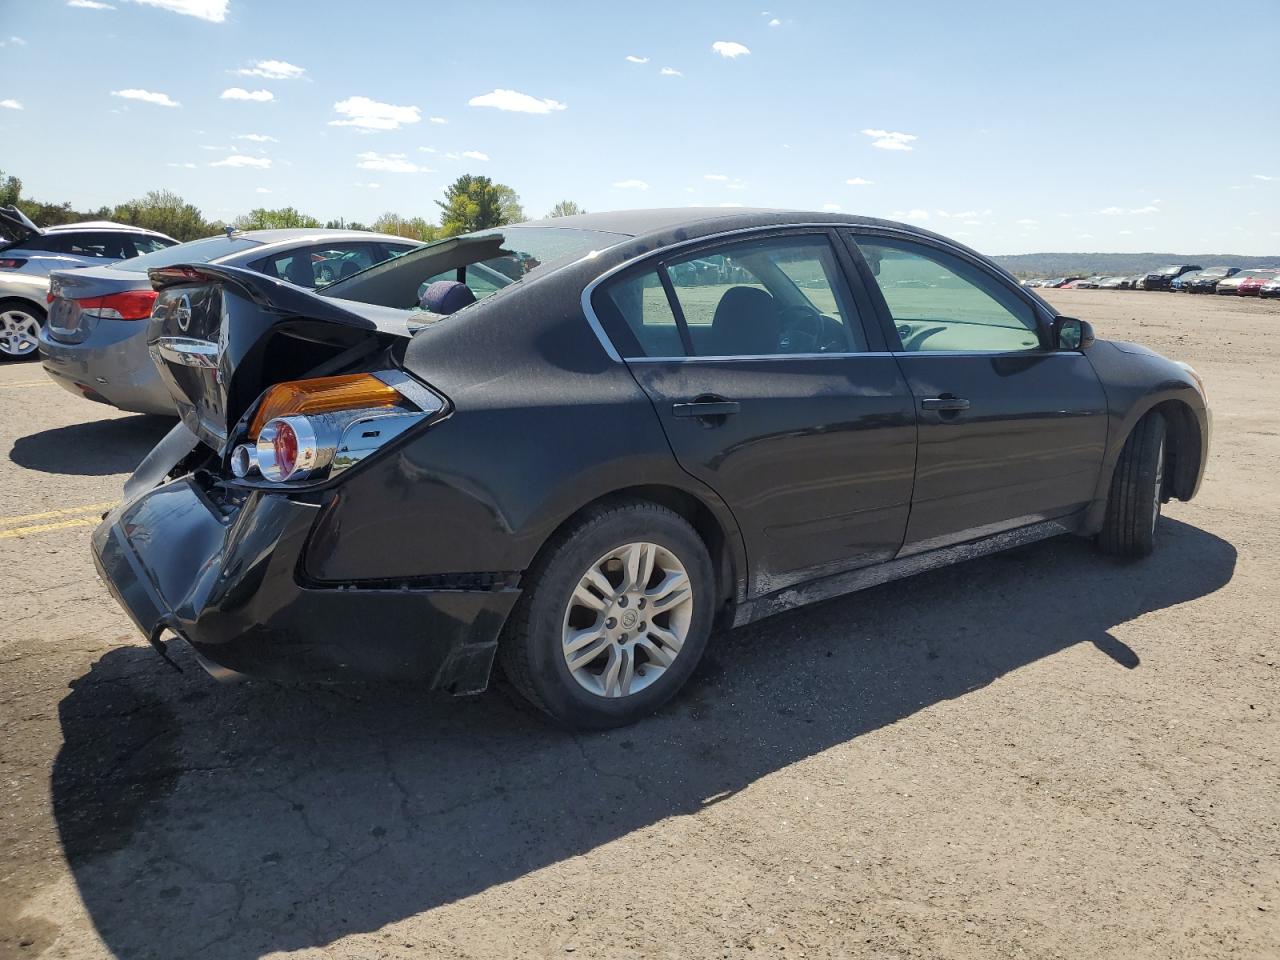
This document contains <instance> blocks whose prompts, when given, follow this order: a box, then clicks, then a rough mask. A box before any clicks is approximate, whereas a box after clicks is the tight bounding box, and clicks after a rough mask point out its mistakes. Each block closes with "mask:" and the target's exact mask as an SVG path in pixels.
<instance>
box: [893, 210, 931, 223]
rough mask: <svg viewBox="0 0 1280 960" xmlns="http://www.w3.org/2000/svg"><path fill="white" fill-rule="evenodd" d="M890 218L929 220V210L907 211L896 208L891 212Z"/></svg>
mask: <svg viewBox="0 0 1280 960" xmlns="http://www.w3.org/2000/svg"><path fill="white" fill-rule="evenodd" d="M889 219H890V220H928V219H929V211H928V210H918V209H917V210H908V211H906V212H905V213H904V212H903V211H901V210H895V211H893V213H891V214H889Z"/></svg>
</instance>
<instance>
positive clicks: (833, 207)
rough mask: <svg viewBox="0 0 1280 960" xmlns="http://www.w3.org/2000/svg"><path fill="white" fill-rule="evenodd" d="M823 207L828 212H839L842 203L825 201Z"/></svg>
mask: <svg viewBox="0 0 1280 960" xmlns="http://www.w3.org/2000/svg"><path fill="white" fill-rule="evenodd" d="M822 209H823V210H826V211H827V212H828V213H837V212H839V210H840V204H838V203H824V204H823V205H822Z"/></svg>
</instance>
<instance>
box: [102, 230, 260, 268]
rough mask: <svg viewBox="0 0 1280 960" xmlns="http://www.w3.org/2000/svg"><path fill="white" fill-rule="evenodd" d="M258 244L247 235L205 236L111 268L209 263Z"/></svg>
mask: <svg viewBox="0 0 1280 960" xmlns="http://www.w3.org/2000/svg"><path fill="white" fill-rule="evenodd" d="M258 246H261V244H260V243H258V241H257V240H250V239H249V238H248V237H206V238H205V239H203V240H192V241H191V242H190V243H180V244H178V245H177V246H176V247H166V248H165V249H164V250H157V251H156V252H155V253H147V254H143V255H142V256H140V257H134V258H133V259H131V260H121V261H120V262H119V263H116V264H112V269H113V270H128V271H130V272H132V273H146V272H147V271H148V270H150V269H151V268H152V267H169V266H172V265H173V264H175V263H209V262H210V261H213V260H217V259H218V258H219V257H225V256H228V255H229V254H232V253H239V252H240V251H241V250H248V249H249V248H250V247H258Z"/></svg>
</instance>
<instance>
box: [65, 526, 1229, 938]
mask: <svg viewBox="0 0 1280 960" xmlns="http://www.w3.org/2000/svg"><path fill="white" fill-rule="evenodd" d="M1235 560H1236V551H1235V549H1234V548H1233V547H1232V546H1231V545H1230V544H1228V543H1227V542H1225V541H1223V540H1221V539H1219V538H1218V537H1216V536H1213V535H1212V534H1210V533H1207V532H1205V531H1203V530H1200V529H1197V528H1196V527H1193V526H1189V525H1187V524H1184V523H1180V522H1177V521H1173V520H1169V519H1166V520H1165V521H1164V522H1163V523H1162V527H1161V543H1160V548H1159V550H1158V551H1157V553H1156V555H1155V556H1153V557H1151V558H1150V559H1148V560H1146V561H1143V562H1141V563H1116V562H1112V561H1108V560H1105V559H1103V558H1100V557H1099V556H1098V555H1097V554H1096V553H1095V552H1094V550H1093V548H1092V545H1090V544H1088V543H1086V542H1083V541H1080V540H1075V539H1072V538H1063V539H1059V540H1056V541H1051V542H1047V543H1042V544H1037V545H1033V546H1029V547H1024V548H1022V549H1019V550H1016V551H1013V552H1011V553H1007V554H1003V555H998V556H994V557H989V558H986V559H982V560H975V561H971V562H969V563H965V564H962V565H959V566H956V567H952V568H949V569H945V570H940V571H935V572H933V573H929V574H924V575H922V576H919V577H916V578H913V579H910V580H904V581H900V582H898V583H892V584H886V585H884V586H881V587H877V588H875V589H873V590H869V591H866V592H864V593H861V594H856V595H852V596H849V597H842V598H839V599H836V600H831V601H827V602H825V603H823V604H820V605H817V606H815V607H811V608H808V609H803V610H797V611H793V612H791V613H788V614H783V615H781V616H777V617H774V618H772V619H769V620H766V621H762V622H759V623H757V624H753V625H751V626H749V627H746V628H743V629H741V630H738V631H735V632H732V633H727V634H723V635H720V636H717V637H715V638H713V641H712V645H711V647H710V649H709V651H708V656H707V660H706V661H705V664H704V666H703V667H702V668H701V669H700V670H699V672H698V674H697V675H696V676H695V677H694V679H693V681H692V682H691V683H690V686H689V689H688V690H686V691H685V693H684V694H683V695H682V696H681V697H679V698H678V699H677V700H676V701H675V702H674V703H673V704H671V705H670V706H668V707H667V708H666V709H665V710H663V711H662V712H661V713H660V714H658V715H657V716H655V717H653V718H651V719H649V720H647V721H644V722H643V723H642V724H640V725H638V726H635V727H631V728H628V729H623V730H616V731H612V732H608V733H603V734H594V735H574V734H570V733H567V732H564V731H561V730H559V729H557V728H555V727H552V726H550V725H548V724H546V723H544V722H543V721H542V720H540V719H539V718H538V716H536V715H535V714H534V713H532V712H531V711H530V710H528V709H526V708H524V707H523V706H522V705H521V704H520V703H519V701H517V700H516V699H515V697H514V695H511V694H509V693H507V692H506V691H505V688H504V687H503V686H502V685H498V686H497V688H496V689H494V690H491V692H490V693H488V694H486V695H485V696H483V697H479V698H475V699H471V700H461V701H447V700H436V699H433V698H428V697H424V696H421V695H418V694H416V693H414V692H413V691H412V690H409V689H406V688H404V687H388V686H378V687H374V686H356V685H353V686H348V687H315V686H310V687H288V686H280V685H276V684H271V683H265V682H250V683H246V684H243V685H239V686H218V685H216V684H215V683H214V682H213V681H211V680H209V679H208V678H207V677H206V676H205V675H204V674H203V673H202V672H201V671H200V670H199V668H198V667H197V666H196V664H195V663H194V661H193V660H192V658H191V657H190V656H189V655H184V656H181V657H180V658H179V659H180V662H181V663H182V664H183V667H184V670H185V672H184V673H182V674H177V673H174V672H173V671H171V670H170V668H168V667H167V666H165V665H164V664H163V663H162V662H161V661H160V659H159V658H158V657H157V656H156V655H155V654H154V653H153V652H152V651H151V650H150V649H149V648H147V647H144V646H130V647H124V648H119V649H116V650H113V651H111V652H110V653H108V654H106V655H105V656H103V657H102V658H101V659H100V660H98V661H97V662H96V663H95V664H94V665H93V667H92V668H91V670H90V672H89V673H88V674H86V675H84V676H82V677H80V678H78V679H77V680H75V681H74V682H73V683H72V684H71V692H70V693H69V694H68V695H67V696H66V697H65V698H64V699H63V700H62V702H61V704H60V706H59V715H60V721H61V725H62V733H63V737H64V743H63V747H62V749H61V751H60V753H59V755H58V757H57V760H56V763H55V766H54V772H53V778H52V797H53V810H54V814H55V817H56V821H57V826H58V830H59V834H60V837H61V840H62V844H63V847H64V850H65V853H66V857H67V861H68V862H69V864H70V867H71V870H72V872H73V874H74V877H75V880H76V882H77V884H78V887H79V892H80V895H81V897H82V898H83V902H84V904H85V907H86V908H87V910H88V913H89V915H90V916H91V917H92V920H93V922H94V924H95V925H96V928H97V931H98V933H99V935H100V936H101V937H102V939H103V941H104V942H105V944H106V946H107V948H108V949H110V950H111V951H112V953H113V954H115V955H116V956H121V957H150V956H165V957H189V956H192V955H194V954H196V953H199V952H200V951H201V950H205V949H207V950H208V952H209V955H216V956H218V957H224V958H234V960H239V958H252V957H259V956H262V955H263V954H266V953H270V952H272V951H289V950H295V949H300V948H304V947H319V946H324V945H326V944H330V943H332V942H334V941H335V940H337V939H339V938H341V937H343V936H346V935H349V934H352V933H358V932H364V931H374V930H378V929H380V928H382V927H383V926H385V925H386V924H389V923H393V922H395V921H399V920H402V919H404V918H406V917H410V916H413V915H415V914H418V913H421V912H422V911H425V910H429V909H431V908H433V907H436V906H439V905H441V904H447V903H449V902H451V901H455V900H458V899H460V898H464V897H468V896H471V895H473V894H476V893H480V892H482V891H484V890H487V889H489V888H490V887H493V886H494V885H497V884H502V883H505V882H508V881H511V880H514V879H516V878H518V877H520V876H523V875H524V874H527V873H529V872H530V871H534V870H537V869H539V868H541V867H545V866H548V865H550V864H554V863H557V862H559V861H562V860H564V859H566V858H569V857H573V856H576V855H579V854H582V853H585V852H587V851H590V850H592V849H593V848H595V847H598V846H600V845H601V844H605V843H608V842H609V841H612V840H616V839H618V838H621V837H625V836H626V835H628V834H630V833H631V832H632V831H635V830H638V829H640V828H643V827H647V826H650V825H652V824H655V823H658V822H659V821H662V820H663V819H664V818H667V817H673V816H679V815H682V814H691V813H695V812H697V811H698V810H700V809H701V808H703V807H704V806H705V805H707V804H710V803H713V802H716V801H717V800H719V799H721V798H723V797H725V796H728V795H732V794H733V793H735V792H737V791H739V790H741V789H743V788H744V787H747V786H749V785H750V784H752V783H754V782H755V781H757V780H759V779H760V778H761V777H764V776H766V775H767V774H770V773H773V772H775V771H777V770H780V769H782V768H784V767H787V766H788V765H790V764H793V763H796V762H797V761H800V760H803V759H804V758H806V757H810V756H813V755H814V754H817V753H819V752H821V751H824V750H826V749H828V748H830V747H832V746H834V745H837V744H841V743H845V742H847V741H849V740H851V739H852V738H855V737H858V736H861V735H862V734H865V733H867V732H868V731H873V730H876V729H878V728H880V727H883V726H885V725H887V724H891V723H894V722H895V721H899V720H902V719H903V718H906V717H909V716H911V715H912V714H914V713H915V712H917V711H919V710H922V709H924V708H926V707H928V706H930V705H932V704H936V703H938V702H940V701H944V700H948V699H952V698H956V697H962V696H963V695H964V694H966V693H968V692H971V691H973V690H975V689H978V688H981V687H983V686H985V685H987V684H990V683H992V682H993V681H995V680H997V679H998V678H1000V677H1002V676H1004V675H1006V674H1008V673H1009V672H1011V671H1014V670H1017V669H1018V668H1019V667H1023V666H1025V665H1027V664H1030V663H1033V662H1034V661H1036V660H1039V659H1040V658H1043V657H1048V656H1051V655H1053V654H1055V653H1058V652H1059V651H1061V650H1064V649H1066V648H1068V647H1071V646H1073V645H1076V644H1092V645H1093V646H1095V647H1096V648H1097V649H1098V650H1099V651H1101V653H1102V654H1105V655H1106V656H1107V657H1109V658H1110V660H1112V661H1115V662H1116V663H1115V665H1114V668H1115V669H1124V668H1128V669H1140V668H1141V667H1140V660H1139V654H1140V651H1134V650H1131V649H1130V648H1129V647H1128V646H1126V645H1125V644H1124V643H1122V642H1121V641H1120V640H1118V639H1116V638H1115V637H1114V636H1112V635H1111V633H1109V631H1110V630H1111V628H1112V627H1113V626H1115V625H1117V624H1122V623H1125V622H1126V621H1129V620H1131V619H1133V618H1135V617H1138V616H1141V615H1143V614H1145V613H1149V612H1151V611H1154V610H1160V609H1162V608H1166V607H1170V606H1173V605H1176V604H1180V603H1185V602H1187V601H1190V600H1194V599H1196V598H1198V597H1202V596H1204V595H1206V594H1209V593H1212V592H1213V591H1215V590H1217V589H1219V588H1220V587H1222V586H1223V585H1224V584H1225V583H1227V582H1228V581H1229V580H1230V579H1231V576H1232V572H1233V569H1234V567H1235ZM1177 641H1178V642H1181V643H1185V644H1189V645H1190V644H1195V643H1196V642H1197V638H1196V637H1195V636H1191V635H1187V636H1183V637H1180V638H1177ZM1106 668H1107V669H1112V668H1113V665H1112V664H1111V663H1110V662H1107V664H1106ZM1060 695H1062V694H1061V693H1060V692H1057V691H1046V696H1060Z"/></svg>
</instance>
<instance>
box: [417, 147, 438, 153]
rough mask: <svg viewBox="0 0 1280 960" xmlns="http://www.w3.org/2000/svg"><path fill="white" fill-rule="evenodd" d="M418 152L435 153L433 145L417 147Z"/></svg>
mask: <svg viewBox="0 0 1280 960" xmlns="http://www.w3.org/2000/svg"><path fill="white" fill-rule="evenodd" d="M418 152H419V153H435V152H436V148H435V147H419V148H418Z"/></svg>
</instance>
